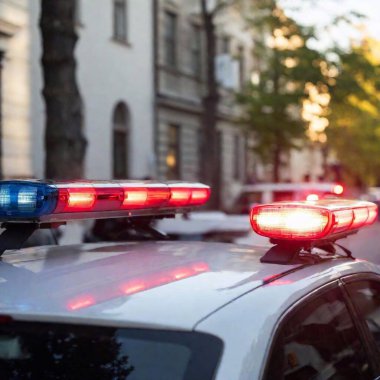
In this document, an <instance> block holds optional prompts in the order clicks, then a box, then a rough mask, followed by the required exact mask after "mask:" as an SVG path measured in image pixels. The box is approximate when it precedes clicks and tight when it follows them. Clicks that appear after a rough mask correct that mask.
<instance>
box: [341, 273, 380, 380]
mask: <svg viewBox="0 0 380 380" xmlns="http://www.w3.org/2000/svg"><path fill="white" fill-rule="evenodd" d="M341 281H342V285H343V292H344V294H345V297H346V299H347V304H348V305H349V307H350V308H351V309H352V312H353V313H354V314H355V319H356V322H357V324H358V326H359V328H360V330H361V334H362V335H363V336H364V338H365V340H366V343H367V344H368V346H369V349H370V358H371V359H372V361H373V362H374V364H373V367H374V370H375V371H376V372H377V374H378V376H380V363H379V357H380V348H379V347H378V346H377V344H376V342H375V339H374V338H373V336H372V334H371V332H370V330H369V328H368V326H367V323H366V321H365V319H364V318H362V317H361V316H360V312H359V311H358V310H357V307H356V305H355V304H354V302H353V300H352V299H351V296H350V293H349V290H348V287H349V285H350V284H352V283H357V282H362V281H373V282H378V283H379V285H380V275H379V274H376V273H357V274H352V275H348V276H345V277H343V278H342V279H341Z"/></svg>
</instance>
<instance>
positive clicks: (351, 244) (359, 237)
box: [339, 222, 380, 264]
mask: <svg viewBox="0 0 380 380" xmlns="http://www.w3.org/2000/svg"><path fill="white" fill-rule="evenodd" d="M339 243H340V244H342V245H343V246H344V247H345V248H348V249H350V250H351V251H352V252H354V256H355V257H356V258H361V259H366V260H369V261H372V262H375V263H377V264H380V254H379V253H380V245H379V243H380V223H379V222H377V223H376V224H374V225H373V226H370V227H368V228H364V229H362V230H361V231H360V232H359V233H358V234H356V235H353V236H350V237H348V238H347V239H345V240H341V241H340V242H339Z"/></svg>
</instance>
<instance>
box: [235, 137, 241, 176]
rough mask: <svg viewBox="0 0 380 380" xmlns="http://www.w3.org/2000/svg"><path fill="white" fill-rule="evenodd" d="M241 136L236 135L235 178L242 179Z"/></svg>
mask: <svg viewBox="0 0 380 380" xmlns="http://www.w3.org/2000/svg"><path fill="white" fill-rule="evenodd" d="M241 155H242V152H241V149H240V136H238V135H236V136H235V137H234V179H235V180H237V181H239V180H240V163H241Z"/></svg>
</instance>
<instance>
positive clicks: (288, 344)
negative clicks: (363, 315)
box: [263, 282, 374, 380]
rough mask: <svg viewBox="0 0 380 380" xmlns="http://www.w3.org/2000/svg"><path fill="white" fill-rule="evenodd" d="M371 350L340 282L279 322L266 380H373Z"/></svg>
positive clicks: (265, 376) (305, 302)
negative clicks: (355, 319)
mask: <svg viewBox="0 0 380 380" xmlns="http://www.w3.org/2000/svg"><path fill="white" fill-rule="evenodd" d="M372 368H373V365H372V364H371V360H370V353H369V348H368V347H367V345H366V341H365V339H364V338H363V337H362V333H361V331H360V330H359V329H358V326H357V324H356V323H355V322H354V318H353V315H352V311H351V310H350V308H349V305H347V303H346V301H345V295H344V291H343V290H342V285H340V284H339V283H338V282H335V283H333V284H330V285H329V286H327V287H324V288H322V289H319V290H318V291H316V292H315V293H313V294H312V295H311V296H308V297H306V298H305V299H303V300H302V301H300V302H299V303H298V304H297V305H296V306H295V307H293V308H292V309H291V310H289V311H288V312H287V313H286V315H285V316H284V317H283V319H282V320H281V322H280V324H279V326H278V328H277V332H276V334H275V336H274V339H273V342H272V345H271V350H270V354H269V360H268V361H267V365H266V369H265V372H264V377H263V378H264V379H265V380H301V379H302V380H304V379H307V380H312V379H315V380H317V379H318V380H325V379H326V380H327V379H329V380H343V379H347V380H351V379H355V380H367V379H368V380H372V379H374V371H373V369H372Z"/></svg>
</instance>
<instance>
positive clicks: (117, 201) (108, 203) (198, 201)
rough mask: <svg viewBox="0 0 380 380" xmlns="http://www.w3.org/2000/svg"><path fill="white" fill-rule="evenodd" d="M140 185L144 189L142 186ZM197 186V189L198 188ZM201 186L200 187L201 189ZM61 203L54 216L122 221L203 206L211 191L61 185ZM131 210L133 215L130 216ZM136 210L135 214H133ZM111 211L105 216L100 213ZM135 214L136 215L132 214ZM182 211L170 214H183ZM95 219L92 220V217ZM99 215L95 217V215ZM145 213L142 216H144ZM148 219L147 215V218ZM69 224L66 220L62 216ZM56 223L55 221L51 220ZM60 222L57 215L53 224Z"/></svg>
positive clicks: (203, 188) (186, 186)
mask: <svg viewBox="0 0 380 380" xmlns="http://www.w3.org/2000/svg"><path fill="white" fill-rule="evenodd" d="M140 185H141V186H140ZM195 186H196V187H195ZM198 186H199V187H198ZM57 187H58V201H57V205H56V208H55V210H54V214H62V213H78V214H77V216H76V218H77V219H80V218H81V216H82V215H79V213H81V212H83V214H84V215H83V218H84V219H87V218H98V217H112V216H114V217H119V216H120V217H121V216H122V213H116V212H117V211H126V215H125V216H126V217H128V216H132V214H139V211H137V210H147V211H149V212H147V213H146V214H151V215H155V212H154V210H155V209H157V210H161V211H162V210H163V212H160V214H163V213H164V211H165V209H177V208H178V209H179V208H182V207H183V208H186V207H192V206H199V205H202V204H204V203H205V202H206V201H207V200H208V198H209V196H210V189H209V188H208V187H207V186H204V185H201V184H186V183H179V184H175V185H172V184H165V183H150V182H141V183H133V182H130V183H128V182H126V183H118V182H109V183H106V182H100V181H99V182H96V181H95V182H84V183H75V182H74V183H59V184H58V186H57ZM128 210H130V213H128ZM134 210H136V211H134ZM102 211H110V212H115V213H108V214H106V215H104V216H102V215H101V214H98V212H102ZM133 211H134V212H133ZM180 211H181V210H171V212H180ZM90 212H91V213H92V212H94V214H92V215H94V216H91V217H89V213H90ZM95 212H96V213H95ZM141 213H143V212H141ZM144 215H145V214H144ZM61 218H62V219H63V220H67V219H65V218H67V216H61ZM52 219H53V218H52ZM58 219H59V216H58V215H55V216H54V220H55V221H57V220H58Z"/></svg>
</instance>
